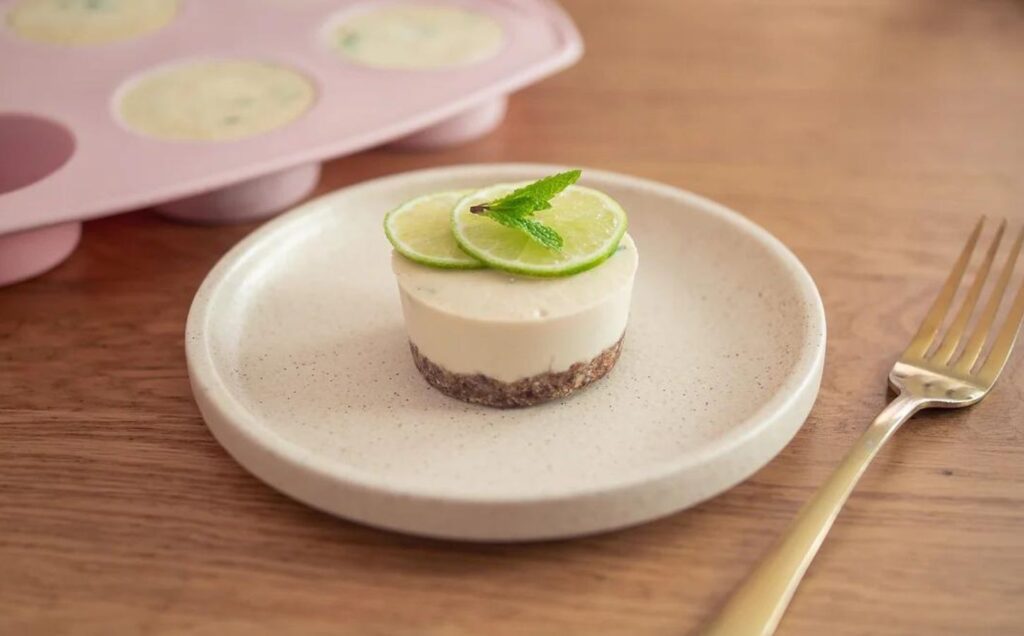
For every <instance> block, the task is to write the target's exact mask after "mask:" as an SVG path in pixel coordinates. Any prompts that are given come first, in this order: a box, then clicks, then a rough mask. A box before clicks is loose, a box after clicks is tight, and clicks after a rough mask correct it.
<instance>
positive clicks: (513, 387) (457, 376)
mask: <svg viewBox="0 0 1024 636" xmlns="http://www.w3.org/2000/svg"><path fill="white" fill-rule="evenodd" d="M624 338H625V335H623V337H622V338H619V340H618V342H616V343H615V344H613V345H612V346H610V347H608V348H607V349H605V350H604V351H602V352H601V353H599V354H598V355H597V356H596V357H595V358H594V359H592V360H589V361H587V362H577V363H576V364H574V365H572V366H571V367H569V368H568V369H566V370H565V371H559V372H557V373H541V374H539V375H534V376H531V377H528V378H523V379H521V380H516V381H515V382H501V381H499V380H495V379H494V378H491V377H488V376H486V375H483V374H480V373H473V374H464V373H452V372H451V371H448V370H447V369H444V368H443V367H441V366H439V365H437V364H435V363H434V362H432V361H431V360H430V359H429V358H427V357H426V356H424V355H423V354H421V353H420V350H419V349H418V348H417V347H416V345H415V344H413V343H412V342H410V343H409V348H410V349H412V359H413V361H414V362H415V363H416V368H417V369H419V372H420V373H421V374H422V375H423V377H424V378H426V380H427V382H428V383H430V385H431V386H433V387H434V388H435V389H437V390H438V391H440V392H441V393H444V394H445V395H448V396H450V397H453V398H456V399H458V400H462V401H463V402H472V403H474V404H483V405H485V406H493V407H496V408H501V409H507V408H517V407H523V406H533V405H534V404H540V403H541V402H547V401H548V400H553V399H556V398H560V397H565V396H566V395H569V394H570V393H573V392H575V391H577V390H579V389H581V388H583V387H585V386H587V385H588V384H590V383H591V382H594V381H595V380H599V379H600V378H602V377H604V376H605V375H606V374H607V373H608V372H609V371H611V370H612V367H614V366H615V363H616V362H617V361H618V359H619V354H620V353H621V352H622V341H623V339H624Z"/></svg>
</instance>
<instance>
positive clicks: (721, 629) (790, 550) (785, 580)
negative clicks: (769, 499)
mask: <svg viewBox="0 0 1024 636" xmlns="http://www.w3.org/2000/svg"><path fill="white" fill-rule="evenodd" d="M922 406H923V403H922V402H921V401H920V400H919V399H917V398H914V397H910V396H907V395H906V394H902V395H900V396H899V397H897V398H896V399H895V400H893V401H892V402H890V403H889V405H888V406H886V407H885V408H884V409H883V410H882V412H881V413H879V414H878V417H876V418H875V421H874V422H872V424H871V426H869V427H868V429H867V430H866V431H864V434H863V435H861V436H860V439H858V440H857V443H856V444H854V446H853V448H851V449H850V451H849V452H848V453H847V454H846V457H844V458H843V461H842V463H840V464H839V466H838V467H837V468H836V469H835V471H834V472H833V473H832V475H831V476H830V477H829V478H828V481H826V482H825V483H824V484H823V485H822V486H821V488H819V489H818V492H816V493H815V494H814V497H813V498H812V499H811V500H810V501H808V502H807V503H806V504H804V507H803V508H801V510H800V513H799V514H798V515H797V518H796V520H795V521H794V522H793V525H792V526H790V528H789V530H788V531H787V532H786V534H785V535H784V536H783V537H782V540H781V541H779V543H777V544H776V545H775V547H774V548H772V550H771V552H769V553H768V555H767V556H766V557H765V558H764V560H763V561H761V564H760V565H758V567H757V569H756V570H754V572H753V573H752V574H751V575H750V576H749V577H748V578H747V580H746V581H744V583H743V584H742V585H741V586H740V587H739V588H738V589H737V590H736V591H735V592H734V593H733V595H732V597H731V598H730V599H729V600H728V602H727V603H726V604H725V606H724V607H723V608H722V610H721V611H720V612H719V614H718V616H716V617H715V618H714V620H712V621H711V622H710V623H709V624H707V625H706V626H705V627H704V629H703V631H701V632H700V633H701V634H703V635H704V636H770V635H771V634H773V633H775V628H776V627H778V625H779V621H780V620H782V615H783V613H784V612H785V611H786V608H787V607H788V606H789V602H790V601H791V600H792V598H793V594H794V592H796V588H797V586H798V585H799V584H800V580H801V579H802V578H803V576H804V572H806V571H807V567H808V566H809V565H810V564H811V560H812V559H814V555H815V554H817V552H818V548H820V547H821V544H822V542H823V541H824V540H825V535H826V534H828V531H829V529H830V528H831V527H832V524H833V523H834V522H835V520H836V517H837V516H838V515H839V511H840V510H841V509H842V507H843V504H844V503H846V500H847V498H848V497H849V496H850V492H851V491H852V490H853V487H854V486H856V485H857V481H858V480H860V476H861V475H863V474H864V470H865V469H867V467H868V464H870V463H871V460H872V459H874V457H875V455H876V454H877V453H878V449H880V448H881V447H882V444H884V443H885V442H886V440H888V439H889V437H890V436H892V434H893V433H895V432H896V429H898V428H899V427H900V425H901V424H903V422H906V421H907V420H908V419H910V417H911V416H912V415H913V414H914V413H916V412H917V411H918V410H919V409H921V408H922Z"/></svg>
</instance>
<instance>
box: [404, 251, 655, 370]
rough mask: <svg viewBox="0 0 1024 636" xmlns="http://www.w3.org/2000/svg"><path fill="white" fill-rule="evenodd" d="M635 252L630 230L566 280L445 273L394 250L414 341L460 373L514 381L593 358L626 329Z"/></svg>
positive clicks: (476, 272) (425, 352)
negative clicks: (600, 258) (608, 254)
mask: <svg viewBox="0 0 1024 636" xmlns="http://www.w3.org/2000/svg"><path fill="white" fill-rule="evenodd" d="M637 260H638V259H637V251H636V245H635V244H634V243H633V239H632V238H630V236H629V235H628V234H627V235H626V236H625V237H623V239H622V242H621V243H620V245H619V249H618V251H616V252H615V253H614V254H613V255H612V256H611V257H609V258H608V260H606V261H605V262H603V263H602V264H600V265H598V266H597V267H595V268H593V269H591V270H588V271H585V272H582V273H580V274H576V275H574V276H566V277H562V278H530V277H523V276H513V275H510V274H506V273H503V272H499V271H495V270H488V269H483V270H442V269H436V268H431V267H426V266H423V265H419V264H417V263H414V262H412V261H410V260H408V259H406V258H405V257H403V256H401V255H399V254H397V253H396V254H394V255H393V257H392V267H393V269H394V272H395V277H396V278H397V280H398V287H399V290H400V294H401V299H402V311H403V312H404V314H405V325H406V329H407V331H408V334H409V340H410V341H411V342H412V344H413V345H415V346H416V348H417V350H418V351H419V353H420V354H421V355H422V356H423V357H425V358H427V359H429V360H430V361H431V362H432V363H434V364H436V365H438V366H439V367H441V368H443V369H445V370H447V371H449V372H451V373H457V374H477V373H478V374H483V375H485V376H488V377H489V378H492V379H494V380H498V381H499V382H515V381H517V380H522V379H524V378H529V377H531V376H535V375H538V374H542V373H559V372H563V371H566V370H568V369H569V367H571V366H572V365H573V364H576V363H580V362H587V361H590V360H593V359H594V358H596V357H598V356H599V355H601V354H602V352H604V351H606V350H607V349H609V348H610V347H612V346H614V345H615V344H616V343H617V342H618V341H619V339H620V338H622V335H623V333H624V332H625V330H626V321H627V319H628V317H629V304H630V296H631V295H632V291H633V277H634V275H635V274H636V268H637Z"/></svg>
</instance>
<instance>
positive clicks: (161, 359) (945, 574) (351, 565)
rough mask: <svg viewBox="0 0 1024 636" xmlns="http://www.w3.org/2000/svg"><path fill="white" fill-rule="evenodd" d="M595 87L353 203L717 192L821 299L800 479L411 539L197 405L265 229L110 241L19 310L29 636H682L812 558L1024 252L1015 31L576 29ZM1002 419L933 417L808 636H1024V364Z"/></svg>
mask: <svg viewBox="0 0 1024 636" xmlns="http://www.w3.org/2000/svg"><path fill="white" fill-rule="evenodd" d="M567 4H568V8H569V10H570V12H571V13H572V14H573V15H574V16H575V18H576V19H577V21H578V23H579V26H580V29H581V30H582V32H583V35H584V37H585V39H586V41H587V46H588V50H587V54H586V56H585V57H584V59H583V61H582V62H581V63H580V64H579V66H577V67H575V68H573V69H572V70H570V71H568V72H566V73H564V74H561V75H559V76H557V77H555V78H552V79H550V80H548V81H546V82H543V83H541V84H540V85H538V86H535V87H533V88H530V89H528V90H526V91H523V92H522V93H521V94H518V95H516V96H515V98H514V99H513V100H512V104H511V111H510V113H509V117H508V121H507V122H506V124H505V125H504V126H503V127H502V128H501V129H500V130H499V131H497V132H496V133H494V134H493V135H491V136H489V137H487V138H486V139H483V140H481V141H478V142H476V143H473V144H470V145H467V146H464V147H461V148H458V149H453V150H449V151H444V152H438V153H429V154H416V153H402V152H397V151H391V150H377V151H372V152H368V153H364V154H361V155H358V156H355V157H351V158H348V159H342V160H339V161H336V162H333V163H331V164H330V165H329V166H328V169H327V171H326V174H325V176H324V179H323V182H322V184H321V186H320V188H319V191H320V192H327V191H329V190H333V189H335V188H338V187H342V186H345V185H348V184H351V183H356V182H358V181H362V180H364V179H367V178H370V177H375V176H378V175H384V174H390V173H393V172H398V171H402V170H408V169H414V168H421V167H425V166H436V165H442V164H451V163H462V162H476V161H514V160H529V161H548V162H560V163H568V164H573V165H577V164H583V165H587V166H595V167H601V168H608V169H613V170H620V171H623V172H628V173H634V174H638V175H642V176H645V177H651V178H655V179H660V180H664V181H666V182H669V183H672V184H676V185H679V186H682V187H684V188H688V189H691V190H694V191H696V192H699V193H702V194H705V195H708V196H710V197H713V198H715V199H717V200H719V201H722V202H723V203H725V204H727V205H729V206H732V207H734V208H735V209H737V210H740V211H742V212H743V213H745V214H747V215H748V216H749V217H750V218H752V219H753V220H754V221H756V222H758V223H760V224H762V225H764V226H765V227H766V228H768V229H769V230H770V231H771V232H773V233H775V235H776V236H778V237H779V238H781V239H782V240H783V241H784V242H785V243H787V244H788V245H789V246H791V247H792V248H793V250H794V251H795V252H796V253H797V255H798V256H799V257H800V258H801V259H803V261H804V263H806V264H807V267H808V268H809V269H810V271H811V273H812V274H813V275H814V277H815V279H816V280H817V282H818V285H819V286H820V288H821V292H822V295H823V296H824V299H825V306H826V309H827V313H828V321H829V348H828V358H827V363H826V368H825V379H824V386H823V388H822V392H821V397H820V398H819V400H818V403H817V405H816V406H815V408H814V411H813V413H812V415H811V418H810V419H809V421H808V422H807V424H806V426H805V427H804V428H803V430H802V431H801V432H800V433H799V435H797V437H796V439H795V440H794V441H793V443H792V444H790V445H789V447H788V448H786V450H785V451H784V452H783V453H782V454H781V455H780V456H779V457H778V458H777V459H776V460H775V461H773V462H772V463H771V464H770V465H769V466H768V467H766V468H765V469H764V470H762V471H760V472H759V473H757V474H756V475H755V476H754V477H753V478H752V479H750V480H749V481H747V482H746V483H744V484H742V485H741V486H739V487H737V488H735V489H734V490H732V491H730V492H728V493H726V494H724V495H722V496H720V497H718V498H716V499H714V500H713V501H710V502H707V503H705V504H703V505H701V506H698V507H697V508H695V509H693V510H690V511H687V512H683V513H680V514H677V515H674V516H672V517H670V518H668V519H664V520H662V521H659V522H656V523H651V524H648V525H645V526H642V527H638V528H635V529H632V530H627V531H622V532H616V533H613V534H609V535H606V536H600V537H594V538H587V539H580V540H574V541H564V542H553V543H544V544H536V545H510V546H474V545H459V544H454V543H440V542H435V541H428V540H421V539H416V538H410V537H404V536H398V535H394V534H389V533H386V532H379V531H376V530H372V529H368V528H364V527H361V526H357V525H353V524H351V523H347V522H345V521H340V520H337V519H334V518H331V517H329V516H327V515H325V514H321V513H318V512H315V511H313V510H310V509H309V508H306V507H305V506H302V505H300V504H298V503H295V502H294V501H291V500H290V499H288V498H286V497H284V496H283V495H280V494H278V493H277V492H275V491H273V490H271V489H270V488H268V487H266V486H264V485H263V484H262V483H260V482H258V481H257V480H256V479H255V478H253V477H252V476H250V475H249V474H248V473H246V472H245V471H244V470H242V469H241V468H240V467H239V466H238V465H237V464H236V463H235V462H234V461H233V460H232V459H231V458H230V457H228V455H227V454H226V453H225V452H224V451H223V450H221V448H220V447H219V446H218V445H217V444H216V442H214V440H213V438H212V437H211V436H210V434H209V433H208V432H207V430H206V428H205V426H204V425H203V422H202V420H201V419H200V417H199V414H198V412H197V410H196V407H195V405H194V404H193V401H192V397H191V395H190V393H189V388H188V380H187V377H186V372H185V363H184V362H185V361H184V353H183V348H182V331H183V329H184V321H185V315H186V312H187V310H188V307H189V303H190V301H191V299H192V295H193V293H194V292H195V290H196V288H197V286H198V285H199V283H200V281H201V280H202V279H203V276H204V275H205V274H206V272H207V270H208V269H209V268H210V267H211V266H212V265H213V264H214V262H216V260H217V259H218V258H219V257H220V256H221V254H223V253H224V252H225V250H227V249H228V248H229V247H230V246H231V245H232V244H234V243H235V242H236V241H238V240H239V239H240V238H241V237H242V236H244V235H245V234H246V233H247V232H249V231H250V230H252V228H253V227H254V226H251V225H250V226H242V227H222V228H212V229H211V228H200V227H189V226H185V225H176V224H172V223H168V222H165V221H163V220H161V219H160V218H158V217H156V216H155V215H153V214H152V213H149V212H139V213H134V214H127V215H122V216H118V217H114V218H109V219H104V220H99V221H94V222H91V223H87V224H86V227H85V234H84V238H83V241H82V245H81V247H80V248H79V249H78V251H77V252H75V254H74V255H73V256H72V257H71V259H70V260H69V261H68V262H67V263H65V264H64V265H62V266H60V267H59V268H58V269H56V270H55V271H53V272H51V273H49V274H47V275H46V276H44V277H42V278H39V279H37V280H34V281H31V282H27V283H24V284H20V285H16V286H14V287H10V288H6V289H0V633H3V634H12V635H13V634H70V633H76V634H103V635H108V634H122V633H123V634H132V633H145V634H158V633H187V634H202V635H206V634H211V635H213V634H216V635H223V634H228V635H229V634H284V633H302V634H396V633H398V634H400V633H417V634H445V635H451V634H488V635H491V634H559V635H563V634H630V635H633V634H682V633H686V632H688V631H689V630H691V629H693V628H694V627H695V626H696V625H698V624H699V622H700V621H701V620H703V619H704V618H705V617H707V616H708V615H709V614H710V613H711V612H712V611H713V609H714V608H715V607H716V605H718V604H719V603H720V602H721V601H722V600H723V599H724V598H725V596H726V594H727V593H728V592H729V590H730V589H732V588H733V586H735V585H736V584H737V582H738V581H740V580H741V578H742V577H743V576H744V574H745V573H746V572H748V571H749V570H750V568H751V567H752V566H753V565H754V563H755V562H756V561H757V559H758V556H759V555H760V554H762V553H763V552H764V551H765V549H766V548H768V547H769V545H770V544H771V542H772V541H773V539H774V538H775V537H776V536H778V535H779V533H780V532H782V531H783V529H784V528H785V526H786V525H787V522H788V521H789V520H790V519H791V518H792V516H793V514H794V512H795V511H796V510H797V508H798V507H799V505H800V504H801V502H802V501H804V500H805V499H806V498H807V497H808V495H809V494H810V493H811V491H812V489H813V488H814V487H815V486H816V485H817V484H819V483H820V482H821V481H822V480H823V478H824V477H825V476H826V474H827V473H828V472H829V471H830V470H831V468H832V467H833V466H834V465H835V464H836V462H837V461H838V460H839V458H840V456H841V455H842V453H843V452H844V449H846V448H847V446H848V445H849V444H850V443H851V442H852V441H853V439H854V438H855V436H856V435H857V434H858V433H859V432H860V431H861V429H862V428H864V426H865V425H866V424H867V423H868V421H869V420H870V418H871V417H872V416H873V415H874V414H875V413H876V412H877V411H878V410H879V408H880V407H881V405H882V404H883V402H884V400H885V399H886V394H885V384H884V377H885V373H886V371H887V369H888V367H889V365H890V364H891V362H892V360H893V357H894V355H895V354H896V352H897V351H899V350H900V348H901V346H902V345H903V344H904V343H905V341H906V340H907V339H908V335H909V333H910V332H911V330H912V328H913V326H914V325H915V324H916V323H917V321H918V320H919V319H920V318H921V316H922V315H923V313H924V311H925V308H926V306H927V304H928V302H929V301H930V298H931V296H932V295H933V294H934V292H935V291H936V289H937V287H938V285H939V284H940V281H941V279H942V276H943V275H944V273H945V271H946V270H947V269H948V267H949V266H950V264H951V261H952V259H953V257H954V255H955V253H956V251H957V250H958V249H959V246H960V244H961V241H962V240H963V238H964V236H965V234H966V232H967V231H968V230H969V228H970V226H971V224H972V223H973V221H974V219H975V218H976V217H977V216H978V215H979V214H981V213H986V214H989V215H991V216H995V217H1000V216H1006V217H1008V218H1010V219H1011V221H1012V222H1013V223H1014V224H1015V225H1014V227H1020V225H1021V223H1022V222H1024V6H1022V5H1021V3H1020V2H1017V1H1014V0H985V1H978V2H938V1H936V0H850V1H848V2H847V1H843V0H827V1H823V2H816V3H815V2H795V1H780V2H774V3H766V2H763V1H762V0H731V1H728V2H692V3H691V2H678V1H676V0H661V1H658V2H655V1H645V2H637V3H630V5H629V7H630V8H629V9H628V10H627V9H626V8H625V5H626V3H622V2H617V1H615V0H602V1H595V0H575V1H573V2H569V3H567ZM1017 353H1018V355H1016V356H1015V357H1014V359H1013V360H1012V361H1011V363H1010V365H1009V367H1008V368H1007V369H1006V371H1005V375H1004V378H1003V380H1001V382H1000V385H999V386H997V388H996V390H995V392H994V393H993V394H992V395H991V397H989V398H988V399H986V400H985V402H984V403H983V404H982V405H980V406H978V407H976V408H974V409H971V410H968V411H960V412H950V413H943V414H937V415H926V416H924V417H922V418H920V420H919V421H916V422H914V423H912V424H911V425H910V426H908V427H907V428H906V429H905V430H904V431H902V432H901V433H900V434H899V435H898V436H897V438H896V439H895V441H894V442H893V443H892V444H891V446H890V447H889V448H888V449H886V450H885V451H883V453H882V454H881V456H880V457H879V458H878V460H877V461H876V463H875V466H874V467H873V468H872V469H871V471H870V472H869V473H868V474H867V476H866V477H865V479H864V481H863V482H862V483H861V485H860V488H859V489H858V490H857V491H856V493H855V494H854V496H853V498H852V499H851V501H850V503H849V505H848V506H847V508H846V511H845V512H844V513H843V515H842V517H841V518H840V522H839V524H838V526H837V527H836V528H835V530H834V531H833V533H832V535H831V538H830V539H829V541H828V542H827V544H826V545H825V548H824V549H823V551H822V553H821V554H820V555H819V557H818V559H817V561H816V562H815V564H814V566H813V568H812V569H811V571H810V574H809V576H808V578H807V579H806V580H805V582H804V585H803V587H802V588H801V590H800V592H799V594H798V595H797V598H796V600H795V602H794V604H793V606H792V608H791V610H790V612H789V614H788V616H787V618H786V619H785V621H784V622H783V625H782V630H781V633H782V634H793V635H796V634H808V635H819V634H837V635H848V634H849V635H853V634H872V635H881V634H908V635H910V634H913V635H919V634H920V635H923V634H951V635H952V634H955V635H957V636H963V635H965V634H1011V633H1016V634H1021V633H1024V601H1022V600H1021V599H1022V593H1024V353H1022V352H1020V351H1018V352H1017Z"/></svg>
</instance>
